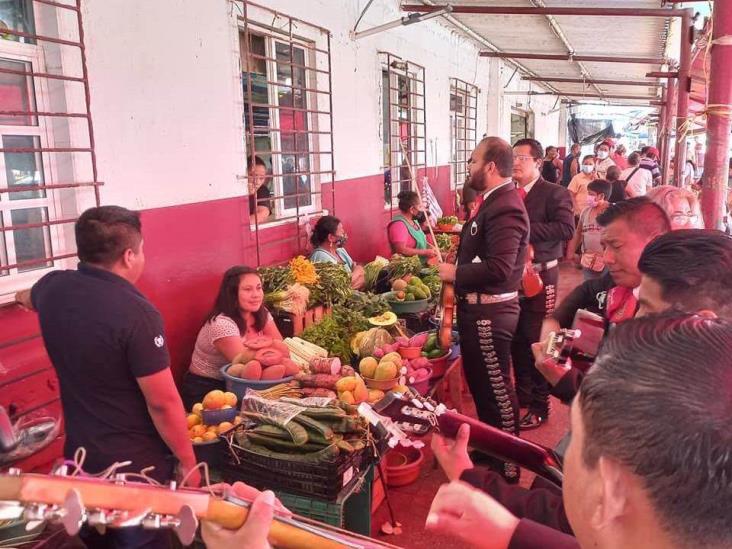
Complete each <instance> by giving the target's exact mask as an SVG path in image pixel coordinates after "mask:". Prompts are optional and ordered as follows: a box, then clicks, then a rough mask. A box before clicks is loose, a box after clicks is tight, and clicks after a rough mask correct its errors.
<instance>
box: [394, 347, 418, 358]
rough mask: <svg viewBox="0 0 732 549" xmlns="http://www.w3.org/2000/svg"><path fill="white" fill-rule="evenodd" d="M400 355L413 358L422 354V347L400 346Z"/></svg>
mask: <svg viewBox="0 0 732 549" xmlns="http://www.w3.org/2000/svg"><path fill="white" fill-rule="evenodd" d="M399 356H401V357H402V358H404V359H407V360H411V359H413V358H419V357H421V356H422V347H399Z"/></svg>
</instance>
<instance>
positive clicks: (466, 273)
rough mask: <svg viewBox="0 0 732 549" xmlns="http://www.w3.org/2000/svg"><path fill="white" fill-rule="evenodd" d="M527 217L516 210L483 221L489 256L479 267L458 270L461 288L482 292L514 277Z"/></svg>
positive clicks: (478, 264)
mask: <svg viewBox="0 0 732 549" xmlns="http://www.w3.org/2000/svg"><path fill="white" fill-rule="evenodd" d="M524 216H525V214H524V212H523V211H521V210H520V209H518V208H515V209H511V210H508V211H506V210H504V211H503V212H502V213H498V214H496V215H494V216H492V217H491V218H490V219H486V220H484V221H483V238H484V241H485V249H486V250H488V251H489V252H490V255H488V256H487V257H486V258H485V259H484V260H483V261H481V262H480V263H465V264H463V265H459V266H458V268H457V273H456V280H457V282H458V284H459V285H460V286H461V287H466V288H479V287H483V286H485V285H486V284H494V283H500V282H503V281H504V280H506V279H508V277H509V276H511V273H512V272H513V269H514V267H515V265H516V257H517V256H518V254H519V249H520V247H521V240H522V239H523V237H524V232H525V230H526V221H525V217H524Z"/></svg>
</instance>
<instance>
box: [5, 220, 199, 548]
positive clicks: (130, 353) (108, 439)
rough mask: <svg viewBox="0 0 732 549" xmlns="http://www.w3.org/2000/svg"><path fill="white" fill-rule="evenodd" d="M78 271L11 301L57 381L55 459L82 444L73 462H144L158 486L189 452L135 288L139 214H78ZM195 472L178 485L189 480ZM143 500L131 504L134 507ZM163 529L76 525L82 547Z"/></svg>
mask: <svg viewBox="0 0 732 549" xmlns="http://www.w3.org/2000/svg"><path fill="white" fill-rule="evenodd" d="M75 229H76V245H77V250H78V255H79V259H80V260H81V262H80V263H79V268H78V270H76V271H71V270H68V271H54V272H52V273H49V274H47V275H46V276H44V277H43V278H41V279H40V280H39V281H38V282H37V283H36V284H35V285H34V286H33V288H32V289H31V290H30V291H28V290H26V291H24V292H20V293H19V294H18V296H17V299H18V301H19V302H20V303H21V304H23V305H25V306H28V307H29V308H33V309H35V310H36V311H38V317H39V321H40V325H41V334H42V336H43V342H44V343H45V346H46V350H47V352H48V356H49V357H50V358H51V362H52V363H53V366H54V368H55V370H56V373H57V375H58V378H59V382H60V391H61V404H62V407H63V412H64V420H65V424H66V443H65V446H64V456H65V458H66V459H72V458H73V457H74V453H75V452H76V450H77V448H80V447H83V448H85V450H86V459H85V461H84V463H83V468H84V470H85V471H87V472H89V473H99V472H101V471H103V470H105V469H106V468H108V467H109V466H111V465H113V464H114V463H117V462H122V461H128V460H129V461H130V462H131V464H130V465H129V466H127V467H122V468H120V469H119V471H120V472H139V471H140V470H142V469H144V468H146V467H150V466H154V467H155V469H154V470H153V471H152V472H149V473H148V474H149V476H151V477H152V478H154V479H156V480H157V481H159V482H168V481H170V480H172V479H173V478H175V469H176V460H177V463H178V467H179V468H180V473H181V474H183V473H188V472H191V469H192V468H193V467H194V466H195V462H196V460H195V456H194V454H193V448H192V446H191V442H190V440H189V437H188V429H187V425H186V418H185V411H184V409H183V404H182V402H181V399H180V396H179V395H178V391H177V390H176V387H175V383H174V381H173V376H172V373H171V371H170V359H169V356H168V349H167V346H166V343H165V335H164V333H163V320H162V318H161V316H160V313H159V312H158V311H157V309H155V307H154V306H153V305H152V304H151V303H150V302H149V301H148V300H147V299H146V298H145V297H144V296H143V295H142V294H141V293H140V292H139V290H137V288H135V286H134V283H135V282H136V281H137V280H138V279H139V277H140V275H141V274H142V271H143V268H144V265H145V256H144V253H143V249H142V248H143V242H142V234H141V223H140V215H139V213H137V212H132V211H130V210H127V209H125V208H121V207H118V206H102V207H99V208H91V209H89V210H87V211H85V212H84V213H83V214H82V215H81V217H79V220H78V221H77V222H76V227H75ZM199 481H200V474H199V473H198V471H197V470H194V471H192V472H191V474H190V476H189V481H188V483H189V484H191V485H194V486H197V485H198V483H199ZM144 507H145V502H142V501H141V502H140V508H141V509H143V508H144ZM168 534H169V532H164V531H143V530H142V529H141V528H124V529H120V530H108V534H107V535H105V536H101V535H99V533H98V532H97V531H96V530H95V529H85V530H82V538H83V539H84V542H85V543H86V544H87V546H89V547H120V548H121V547H124V548H127V547H143V546H144V547H146V548H157V547H161V548H162V547H168V546H169V535H168Z"/></svg>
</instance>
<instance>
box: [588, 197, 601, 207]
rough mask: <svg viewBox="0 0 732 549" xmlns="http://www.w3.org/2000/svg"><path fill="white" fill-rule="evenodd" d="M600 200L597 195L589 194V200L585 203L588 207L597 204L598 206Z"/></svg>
mask: <svg viewBox="0 0 732 549" xmlns="http://www.w3.org/2000/svg"><path fill="white" fill-rule="evenodd" d="M598 202H599V200H598V199H597V197H596V196H588V197H587V200H586V201H585V205H586V206H587V207H588V208H594V207H595V206H597V203H598Z"/></svg>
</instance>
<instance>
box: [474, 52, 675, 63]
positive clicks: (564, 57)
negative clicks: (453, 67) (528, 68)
mask: <svg viewBox="0 0 732 549" xmlns="http://www.w3.org/2000/svg"><path fill="white" fill-rule="evenodd" d="M480 56H481V57H499V58H502V59H542V60H545V61H571V60H574V61H587V62H588V63H640V64H642V65H663V64H665V63H666V60H665V59H659V58H656V57H610V56H605V55H569V54H568V53H558V54H554V53H524V52H505V51H501V52H496V51H482V52H480Z"/></svg>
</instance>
